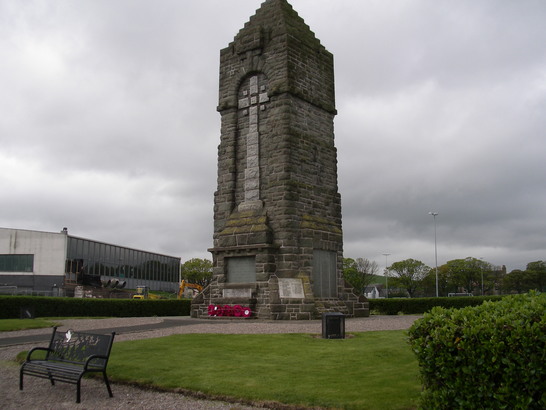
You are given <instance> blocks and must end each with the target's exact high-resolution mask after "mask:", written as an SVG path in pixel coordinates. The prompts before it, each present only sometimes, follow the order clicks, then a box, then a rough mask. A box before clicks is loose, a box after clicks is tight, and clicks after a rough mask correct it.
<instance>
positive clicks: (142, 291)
mask: <svg viewBox="0 0 546 410" xmlns="http://www.w3.org/2000/svg"><path fill="white" fill-rule="evenodd" d="M136 292H137V293H136V295H133V299H160V297H159V296H157V295H154V294H152V293H150V288H149V287H148V286H137V288H136Z"/></svg>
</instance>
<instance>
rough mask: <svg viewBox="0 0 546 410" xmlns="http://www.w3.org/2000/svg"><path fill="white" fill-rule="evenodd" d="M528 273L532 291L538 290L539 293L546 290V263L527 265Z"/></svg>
mask: <svg viewBox="0 0 546 410" xmlns="http://www.w3.org/2000/svg"><path fill="white" fill-rule="evenodd" d="M526 272H527V273H528V274H529V277H530V280H531V289H536V290H538V291H539V292H542V291H544V290H545V289H546V262H544V261H536V262H530V263H528V264H527V270H526Z"/></svg>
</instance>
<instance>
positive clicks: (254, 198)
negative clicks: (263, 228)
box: [238, 75, 269, 210]
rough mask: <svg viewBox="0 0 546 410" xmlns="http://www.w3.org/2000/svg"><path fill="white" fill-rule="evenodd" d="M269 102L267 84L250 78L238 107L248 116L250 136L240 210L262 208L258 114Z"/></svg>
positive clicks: (247, 141)
mask: <svg viewBox="0 0 546 410" xmlns="http://www.w3.org/2000/svg"><path fill="white" fill-rule="evenodd" d="M268 101H269V97H268V95H267V88H266V86H265V84H260V82H259V77H258V76H257V75H254V76H252V77H250V84H249V88H248V89H243V90H242V91H241V94H240V98H239V104H238V107H239V109H240V110H243V111H242V115H245V116H246V115H248V121H249V124H248V134H247V135H246V169H245V189H244V192H245V199H244V202H243V203H242V204H240V205H239V210H245V209H255V208H259V207H261V206H262V203H261V200H260V131H259V128H258V112H259V111H264V110H265V105H264V104H265V103H266V102H268Z"/></svg>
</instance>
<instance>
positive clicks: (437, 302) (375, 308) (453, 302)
mask: <svg viewBox="0 0 546 410" xmlns="http://www.w3.org/2000/svg"><path fill="white" fill-rule="evenodd" d="M502 298H503V296H459V297H451V298H393V299H369V300H368V302H369V303H370V312H377V313H379V314H381V315H399V314H405V315H415V314H423V313H425V312H428V311H429V310H430V309H432V308H433V307H436V306H442V307H446V308H463V307H466V306H477V305H481V304H482V303H483V302H484V301H498V300H501V299H502Z"/></svg>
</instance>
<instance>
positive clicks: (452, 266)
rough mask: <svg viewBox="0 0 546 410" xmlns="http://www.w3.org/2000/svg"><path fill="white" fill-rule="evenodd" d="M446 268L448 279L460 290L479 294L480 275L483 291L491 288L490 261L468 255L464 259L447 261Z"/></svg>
mask: <svg viewBox="0 0 546 410" xmlns="http://www.w3.org/2000/svg"><path fill="white" fill-rule="evenodd" d="M446 265H447V269H448V275H449V278H450V281H451V282H452V283H453V284H454V285H455V286H456V287H457V288H460V289H461V290H463V291H465V292H468V293H472V292H476V290H477V293H478V294H481V287H482V277H483V284H484V292H485V290H486V282H487V289H489V288H491V287H492V286H491V280H490V279H491V278H490V277H489V276H491V272H492V271H493V267H492V265H491V264H490V263H488V262H485V261H482V260H480V259H476V258H471V257H468V258H466V259H454V260H451V261H448V262H447V264H446Z"/></svg>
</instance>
